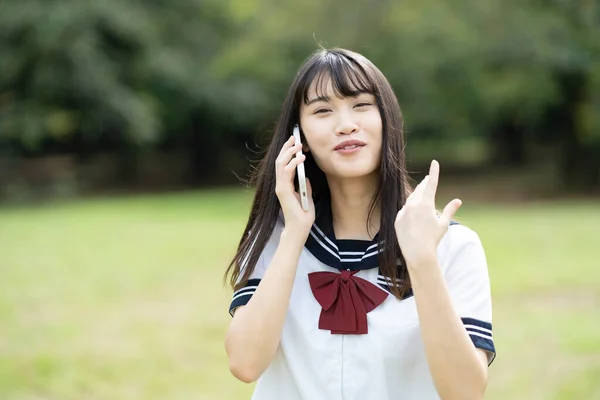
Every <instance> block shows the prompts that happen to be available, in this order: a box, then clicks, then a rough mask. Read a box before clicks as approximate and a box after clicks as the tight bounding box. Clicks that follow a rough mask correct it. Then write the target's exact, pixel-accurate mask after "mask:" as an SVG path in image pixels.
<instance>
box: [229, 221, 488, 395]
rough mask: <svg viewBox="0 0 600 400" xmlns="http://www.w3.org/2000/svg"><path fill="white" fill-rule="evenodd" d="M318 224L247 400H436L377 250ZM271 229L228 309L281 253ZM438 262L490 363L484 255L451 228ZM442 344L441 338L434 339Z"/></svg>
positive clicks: (411, 319)
mask: <svg viewBox="0 0 600 400" xmlns="http://www.w3.org/2000/svg"><path fill="white" fill-rule="evenodd" d="M331 227H332V224H331V213H330V212H329V213H327V214H325V215H323V216H319V217H318V219H317V221H315V224H314V225H313V227H312V229H311V231H310V235H309V237H308V239H307V241H306V244H305V247H304V249H303V250H302V252H301V254H300V258H299V261H298V268H297V271H296V276H295V280H294V285H293V288H292V292H291V297H290V302H289V308H288V311H287V315H286V319H285V322H284V326H283V330H282V334H281V341H280V345H279V347H278V349H277V353H276V355H275V357H274V359H273V360H272V362H271V364H270V365H269V367H268V368H267V369H266V370H265V372H264V373H263V374H262V375H261V377H260V378H259V379H258V381H257V383H256V387H255V389H254V394H253V397H252V400H280V399H285V400H392V399H403V400H430V399H431V400H434V399H439V396H438V394H437V392H436V389H435V386H434V383H433V379H432V377H431V375H430V372H429V368H428V365H427V360H426V358H425V350H424V347H423V342H422V340H421V336H420V332H419V318H418V315H417V309H416V304H415V299H414V297H413V296H412V292H410V291H409V293H407V294H406V295H405V297H404V298H403V299H402V300H399V299H397V298H396V297H395V296H394V295H392V294H391V290H390V287H391V286H392V283H391V282H389V281H388V279H387V278H385V277H384V276H382V275H381V273H380V271H379V268H378V262H377V255H378V254H379V253H380V252H381V251H383V246H385V243H382V242H380V241H379V238H378V235H376V236H375V237H374V239H373V240H372V241H364V240H337V239H336V238H335V235H334V234H333V232H332V231H333V229H332V228H331ZM282 230H283V222H282V221H278V223H277V225H276V227H275V229H274V231H273V234H272V236H271V238H270V240H269V242H268V243H267V245H266V247H265V249H264V250H263V252H262V254H261V256H260V258H259V260H258V263H257V265H256V268H255V270H254V272H253V273H252V274H251V276H250V279H249V281H248V283H247V285H246V286H245V287H243V288H241V289H239V290H237V291H236V292H235V293H234V295H233V299H232V302H231V305H230V308H229V312H230V313H231V314H232V315H233V312H234V311H235V308H236V307H239V306H241V305H245V304H247V303H248V301H249V300H250V298H251V297H252V294H253V293H254V291H256V288H257V287H258V285H260V280H261V278H262V276H263V275H264V272H265V270H266V268H268V267H269V264H270V263H271V259H272V258H273V255H274V254H275V251H276V249H277V246H278V244H279V238H280V235H281V232H282ZM437 255H438V259H439V261H440V265H441V268H442V271H443V274H444V277H445V280H446V284H447V286H448V290H449V292H450V295H451V299H452V302H453V306H454V307H455V309H456V311H457V312H458V314H459V316H460V317H461V319H462V322H463V324H464V326H465V328H466V330H467V332H468V334H469V336H470V338H471V340H472V341H473V344H474V345H475V346H476V347H477V348H480V349H483V350H485V351H486V352H487V354H488V362H489V363H490V364H491V363H492V361H493V359H494V358H495V356H496V350H495V347H494V341H493V337H492V306H491V293H490V283H489V275H488V269H487V261H486V257H485V253H484V250H483V247H482V245H481V242H480V240H479V237H478V235H477V234H476V233H475V232H474V231H473V230H471V229H469V228H467V227H466V226H464V225H461V224H457V223H452V224H451V226H450V227H449V229H448V232H447V233H446V235H445V236H444V237H443V238H442V240H441V242H440V244H439V245H438V248H437ZM440 334H443V333H440Z"/></svg>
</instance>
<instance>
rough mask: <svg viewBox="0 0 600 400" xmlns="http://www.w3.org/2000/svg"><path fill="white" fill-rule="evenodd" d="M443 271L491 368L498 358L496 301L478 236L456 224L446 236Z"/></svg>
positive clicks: (468, 327) (456, 305)
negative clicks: (494, 324)
mask: <svg viewBox="0 0 600 400" xmlns="http://www.w3.org/2000/svg"><path fill="white" fill-rule="evenodd" d="M445 239H446V242H447V243H446V246H447V248H446V252H445V253H446V254H445V257H444V259H443V262H442V268H443V270H444V275H445V279H446V284H447V285H448V290H449V292H450V296H451V298H452V302H453V305H454V307H455V309H456V311H457V313H458V315H459V316H460V318H461V320H462V322H463V324H464V326H465V328H466V330H467V333H468V334H469V337H470V338H471V340H472V341H473V344H474V345H475V347H477V348H480V349H482V350H485V351H486V352H487V354H488V365H489V364H491V363H492V361H494V358H495V357H496V349H495V346H494V338H493V335H492V298H491V289H490V279H489V274H488V267H487V260H486V256H485V251H484V249H483V245H482V244H481V241H480V239H479V236H478V235H477V233H475V232H474V231H473V230H471V229H469V228H467V227H466V226H464V225H460V224H453V225H451V226H450V228H449V229H448V233H447V234H446V237H445Z"/></svg>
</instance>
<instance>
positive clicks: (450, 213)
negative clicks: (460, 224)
mask: <svg viewBox="0 0 600 400" xmlns="http://www.w3.org/2000/svg"><path fill="white" fill-rule="evenodd" d="M461 205H462V201H461V200H460V199H454V200H452V201H451V202H450V203H448V204H447V205H446V207H444V211H442V215H441V217H440V222H442V223H443V224H444V225H445V226H447V225H450V221H452V219H453V218H454V215H455V214H456V212H457V211H458V209H459V208H460V206H461Z"/></svg>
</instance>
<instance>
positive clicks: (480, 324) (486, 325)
mask: <svg viewBox="0 0 600 400" xmlns="http://www.w3.org/2000/svg"><path fill="white" fill-rule="evenodd" d="M461 320H462V322H463V324H465V325H473V326H475V327H477V329H482V330H489V331H490V332H491V330H492V324H490V323H489V322H485V321H481V320H479V319H475V318H461Z"/></svg>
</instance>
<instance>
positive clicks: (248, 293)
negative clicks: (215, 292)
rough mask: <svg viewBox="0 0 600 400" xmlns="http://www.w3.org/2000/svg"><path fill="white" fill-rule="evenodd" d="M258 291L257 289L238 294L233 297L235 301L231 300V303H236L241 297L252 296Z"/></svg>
mask: <svg viewBox="0 0 600 400" xmlns="http://www.w3.org/2000/svg"><path fill="white" fill-rule="evenodd" d="M255 291H256V289H254V290H247V291H245V292H243V293H238V294H236V295H235V296H233V299H231V302H232V303H233V302H235V301H236V300H237V299H239V298H240V297H244V296H252V295H253V294H254V292H255Z"/></svg>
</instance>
